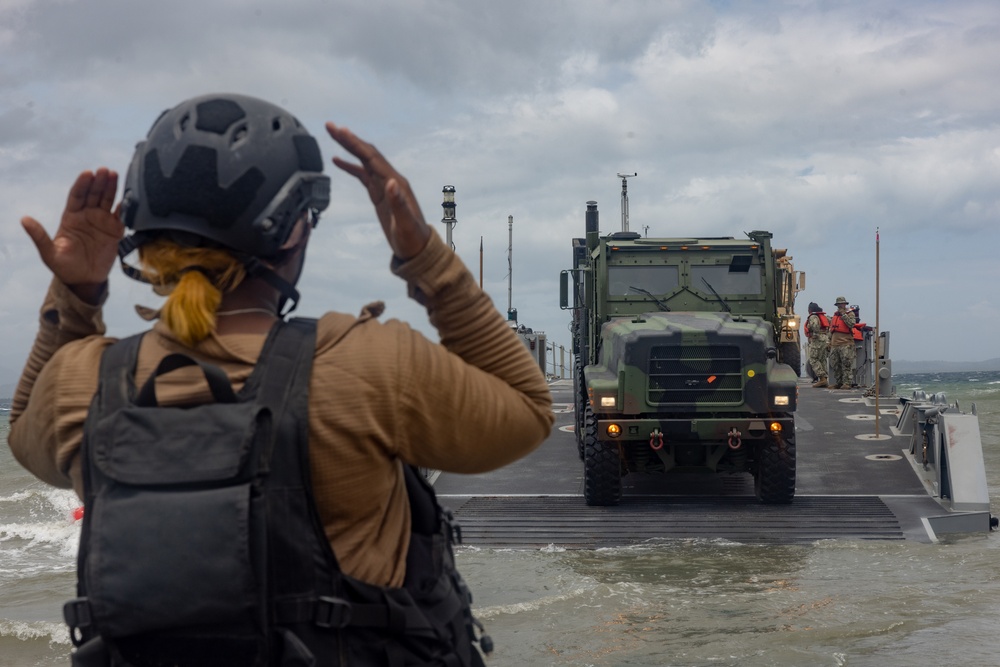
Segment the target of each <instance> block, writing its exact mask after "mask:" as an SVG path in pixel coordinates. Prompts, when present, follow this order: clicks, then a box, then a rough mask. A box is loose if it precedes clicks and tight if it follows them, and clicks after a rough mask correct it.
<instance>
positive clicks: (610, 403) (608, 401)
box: [601, 396, 618, 408]
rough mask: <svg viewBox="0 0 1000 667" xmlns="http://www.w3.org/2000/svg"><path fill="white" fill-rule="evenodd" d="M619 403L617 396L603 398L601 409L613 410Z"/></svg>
mask: <svg viewBox="0 0 1000 667" xmlns="http://www.w3.org/2000/svg"><path fill="white" fill-rule="evenodd" d="M617 402H618V399H617V397H615V396H601V407H602V408H613V407H615V404H616V403H617Z"/></svg>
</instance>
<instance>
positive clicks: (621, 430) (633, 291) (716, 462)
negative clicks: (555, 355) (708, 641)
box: [560, 201, 798, 505]
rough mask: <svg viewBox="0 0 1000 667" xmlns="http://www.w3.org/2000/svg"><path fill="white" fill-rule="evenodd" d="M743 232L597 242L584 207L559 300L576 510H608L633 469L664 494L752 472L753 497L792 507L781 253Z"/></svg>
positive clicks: (591, 213)
mask: <svg viewBox="0 0 1000 667" xmlns="http://www.w3.org/2000/svg"><path fill="white" fill-rule="evenodd" d="M623 226H624V225H623ZM746 236H747V238H746V239H735V238H732V237H724V238H722V237H720V238H642V237H640V235H639V234H638V233H635V232H629V231H622V232H615V233H612V234H610V235H607V236H604V237H602V236H600V232H599V231H598V211H597V203H596V202H593V201H590V202H587V212H586V236H585V238H575V239H573V268H572V269H570V270H567V271H563V272H562V280H561V287H560V292H561V294H560V298H561V306H562V308H564V309H570V310H572V324H571V329H572V334H573V353H574V355H575V361H574V367H573V382H574V390H575V391H574V406H575V415H576V439H577V447H578V450H579V454H580V458H581V459H582V461H583V470H584V497H585V500H586V502H587V504H588V505H615V504H618V502H619V501H620V500H621V496H622V477H623V476H625V475H628V474H631V473H643V474H646V473H664V485H665V486H667V485H669V483H670V482H669V479H670V475H671V474H673V473H689V472H706V473H723V474H725V473H750V474H752V475H753V477H754V489H755V493H756V496H757V498H758V499H759V500H760V502H762V503H768V504H787V503H790V502H792V500H793V498H794V495H795V424H794V412H795V407H796V399H797V389H796V384H797V377H798V373H797V372H796V371H795V370H793V368H791V367H790V366H788V365H787V364H785V363H781V360H780V359H779V347H778V345H779V341H778V340H777V338H778V334H779V332H781V331H782V330H783V328H784V327H786V326H787V325H788V323H787V322H786V320H787V318H785V319H783V316H782V315H781V314H779V311H778V302H779V296H778V288H779V285H778V282H779V281H778V277H777V275H778V269H777V258H776V254H780V253H775V251H774V250H773V249H772V247H771V237H772V235H771V234H770V233H769V232H765V231H754V232H750V233H748V234H747V235H746ZM795 328H796V329H797V323H796V326H795ZM796 351H798V346H797V344H796Z"/></svg>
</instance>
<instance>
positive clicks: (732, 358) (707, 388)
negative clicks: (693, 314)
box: [646, 345, 743, 406]
mask: <svg viewBox="0 0 1000 667" xmlns="http://www.w3.org/2000/svg"><path fill="white" fill-rule="evenodd" d="M646 399H647V401H648V402H649V403H650V404H651V405H690V404H693V403H698V404H699V405H719V406H724V405H742V403H743V360H742V358H741V357H740V348H738V347H736V346H733V345H720V346H707V345H700V346H665V345H661V346H658V347H654V348H653V349H652V350H650V354H649V386H648V389H647V394H646Z"/></svg>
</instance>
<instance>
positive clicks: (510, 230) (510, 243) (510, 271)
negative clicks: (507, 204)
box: [507, 215, 517, 325]
mask: <svg viewBox="0 0 1000 667" xmlns="http://www.w3.org/2000/svg"><path fill="white" fill-rule="evenodd" d="M507 321H508V322H513V323H514V325H517V311H516V310H514V216H512V215H508V216H507Z"/></svg>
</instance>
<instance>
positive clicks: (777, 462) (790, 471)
mask: <svg viewBox="0 0 1000 667" xmlns="http://www.w3.org/2000/svg"><path fill="white" fill-rule="evenodd" d="M754 493H755V494H756V495H757V500H759V501H760V502H762V503H764V504H765V505H788V504H789V503H791V502H792V499H793V498H795V441H794V440H786V439H785V438H774V439H771V438H769V439H767V440H766V441H765V442H764V443H762V444H761V445H760V446H759V448H758V449H757V470H756V472H755V474H754Z"/></svg>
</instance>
